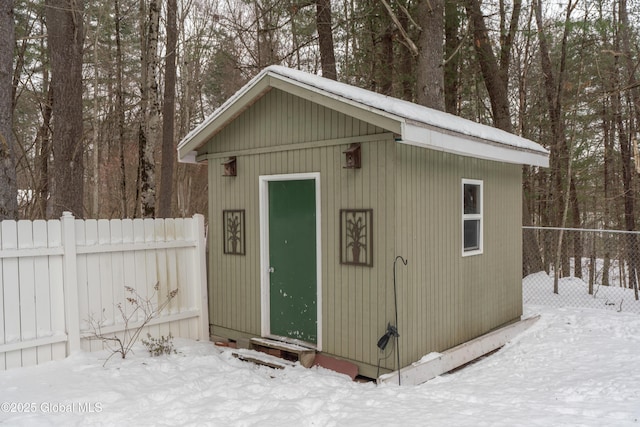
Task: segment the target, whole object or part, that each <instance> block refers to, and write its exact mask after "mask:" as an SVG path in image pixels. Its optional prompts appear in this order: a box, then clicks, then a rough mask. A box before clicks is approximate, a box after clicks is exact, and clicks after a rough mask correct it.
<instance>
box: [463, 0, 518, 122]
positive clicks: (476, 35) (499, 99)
mask: <svg viewBox="0 0 640 427" xmlns="http://www.w3.org/2000/svg"><path fill="white" fill-rule="evenodd" d="M464 7H465V9H466V11H467V16H468V17H469V22H470V24H471V27H472V34H473V46H474V48H475V51H476V56H477V59H478V64H479V65H480V70H481V72H482V77H483V80H484V84H485V86H486V87H487V92H488V93H489V98H490V101H491V112H492V113H493V124H494V126H495V127H497V128H498V129H502V130H504V131H507V132H512V129H513V126H512V124H511V116H510V112H509V105H510V104H509V97H508V93H507V87H508V82H509V78H508V73H507V71H508V70H505V69H502V68H500V65H499V64H498V59H497V58H496V56H495V55H494V53H493V48H492V46H491V39H490V38H489V30H488V29H487V26H486V25H485V22H484V17H483V15H482V10H481V8H480V0H464ZM515 10H516V9H515V8H514V12H515ZM516 22H517V21H516ZM510 49H511V46H502V47H501V50H500V51H501V53H502V55H503V56H504V55H510ZM500 63H501V64H506V65H507V66H508V64H509V61H508V60H506V59H502V60H501V61H500Z"/></svg>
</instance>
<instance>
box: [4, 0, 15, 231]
mask: <svg viewBox="0 0 640 427" xmlns="http://www.w3.org/2000/svg"><path fill="white" fill-rule="evenodd" d="M0 28H3V29H4V31H3V32H2V37H0V182H2V185H0V221H2V220H3V219H18V184H17V181H16V154H15V147H14V142H13V106H12V104H13V49H14V45H15V29H14V20H13V0H4V1H3V2H2V3H0Z"/></svg>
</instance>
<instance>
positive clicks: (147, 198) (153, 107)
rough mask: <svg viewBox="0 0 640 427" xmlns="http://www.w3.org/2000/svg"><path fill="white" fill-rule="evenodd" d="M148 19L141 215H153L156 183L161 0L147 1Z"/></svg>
mask: <svg viewBox="0 0 640 427" xmlns="http://www.w3.org/2000/svg"><path fill="white" fill-rule="evenodd" d="M148 17H149V18H148V21H146V29H145V30H146V31H145V36H144V40H145V42H144V47H145V49H144V50H143V51H142V56H143V57H144V59H143V61H142V62H143V64H145V65H146V68H145V69H143V70H142V71H143V73H144V74H145V77H144V78H143V81H144V83H145V84H144V86H143V88H144V89H143V102H142V104H143V105H144V107H145V109H144V115H143V123H142V126H141V132H142V133H141V135H140V138H139V139H138V143H139V144H140V149H139V155H140V158H139V166H138V167H139V172H138V177H139V188H140V193H139V194H140V215H141V216H142V217H143V218H148V217H154V216H155V214H156V183H155V159H154V151H155V148H156V141H157V139H158V127H159V124H160V123H159V122H160V112H159V109H160V108H159V105H158V27H159V25H160V0H151V1H150V2H149V13H148Z"/></svg>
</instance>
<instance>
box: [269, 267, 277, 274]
mask: <svg viewBox="0 0 640 427" xmlns="http://www.w3.org/2000/svg"><path fill="white" fill-rule="evenodd" d="M268 271H269V273H273V272H274V271H276V269H275V268H273V267H269V270H268Z"/></svg>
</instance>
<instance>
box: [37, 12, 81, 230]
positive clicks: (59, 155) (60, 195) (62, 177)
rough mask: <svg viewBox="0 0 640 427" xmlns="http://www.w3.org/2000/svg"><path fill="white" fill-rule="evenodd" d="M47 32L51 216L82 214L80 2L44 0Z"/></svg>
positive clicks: (78, 215)
mask: <svg viewBox="0 0 640 427" xmlns="http://www.w3.org/2000/svg"><path fill="white" fill-rule="evenodd" d="M45 5H46V6H47V8H46V9H47V10H46V17H47V34H48V41H49V45H48V46H49V57H50V60H51V89H52V90H53V95H54V96H53V106H52V115H53V124H52V126H53V133H52V152H53V179H54V188H53V189H52V190H53V192H52V194H51V197H52V199H53V203H52V215H53V216H54V217H59V216H61V215H62V212H63V211H70V212H71V213H73V214H74V215H75V216H76V217H77V218H82V217H84V208H83V196H84V159H83V156H84V146H83V141H82V126H83V123H82V47H83V46H82V44H83V40H84V32H83V16H82V15H83V11H84V4H83V2H78V1H75V0H46V3H45Z"/></svg>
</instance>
